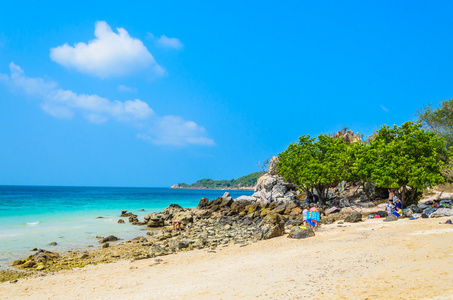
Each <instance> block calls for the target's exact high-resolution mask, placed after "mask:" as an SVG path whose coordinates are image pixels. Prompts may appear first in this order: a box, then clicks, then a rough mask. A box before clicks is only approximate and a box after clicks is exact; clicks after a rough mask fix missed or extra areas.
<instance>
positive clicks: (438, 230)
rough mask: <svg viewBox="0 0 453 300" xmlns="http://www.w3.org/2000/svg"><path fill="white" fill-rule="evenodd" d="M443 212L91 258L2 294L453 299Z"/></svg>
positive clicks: (450, 243) (452, 246) (452, 241)
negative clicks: (94, 261)
mask: <svg viewBox="0 0 453 300" xmlns="http://www.w3.org/2000/svg"><path fill="white" fill-rule="evenodd" d="M447 219H448V218H436V219H418V220H415V221H411V220H408V219H404V220H398V221H396V222H383V221H382V219H380V220H378V219H376V220H366V221H365V222H361V223H357V224H347V223H346V224H344V225H341V227H338V224H331V225H325V226H323V227H322V228H321V229H320V230H319V231H318V232H317V234H316V236H315V237H313V238H309V239H304V240H293V239H288V238H287V237H286V235H285V236H283V237H279V238H274V239H271V240H267V241H261V242H258V243H256V244H252V245H249V246H246V247H239V246H238V245H233V246H229V247H218V248H217V249H216V251H215V253H212V252H208V250H194V251H188V252H182V253H178V254H175V255H169V256H163V257H159V258H158V259H161V260H162V261H161V262H156V259H145V260H140V261H135V262H130V261H119V262H116V263H111V264H105V265H97V266H86V267H85V268H83V269H75V270H68V271H61V272H59V273H57V274H55V275H47V276H43V277H31V278H24V279H20V280H19V281H18V282H17V283H9V282H6V283H3V284H0V299H305V298H306V299H453V225H444V224H442V225H441V224H439V222H445V220H447ZM345 226H346V227H345Z"/></svg>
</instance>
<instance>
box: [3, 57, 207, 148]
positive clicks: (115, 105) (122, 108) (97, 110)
mask: <svg viewBox="0 0 453 300" xmlns="http://www.w3.org/2000/svg"><path fill="white" fill-rule="evenodd" d="M9 67H10V75H9V76H8V75H6V74H0V82H2V83H4V84H6V85H7V86H9V87H11V88H13V89H18V90H20V91H22V92H24V93H26V94H28V95H30V96H33V97H38V98H40V99H42V102H41V107H42V109H43V110H44V111H45V112H46V113H48V114H50V115H51V116H54V117H57V118H64V119H70V118H72V117H73V116H74V115H75V114H76V113H80V115H82V116H83V117H84V118H85V119H87V120H88V121H89V122H92V123H104V122H106V121H108V120H116V121H120V122H128V123H132V124H140V128H143V129H144V131H145V133H142V134H139V135H137V137H139V138H141V139H145V140H149V141H151V142H152V143H154V144H159V145H173V146H184V145H214V144H215V143H214V141H213V140H212V139H210V138H208V137H207V132H206V130H205V129H204V128H203V127H202V126H200V125H198V124H196V123H195V122H192V121H186V120H184V119H183V118H181V117H177V116H163V117H161V116H158V115H157V114H156V113H155V112H154V111H153V109H152V108H151V107H149V105H148V104H147V103H146V102H144V101H142V100H139V99H135V100H127V101H124V102H121V101H118V100H113V101H112V100H109V99H107V98H104V97H101V96H98V95H87V94H77V93H75V92H73V91H70V90H64V89H61V88H59V87H58V84H57V83H56V82H52V81H46V80H44V79H42V78H31V77H28V76H26V75H25V73H24V71H23V70H22V69H21V68H20V67H19V66H17V65H15V64H14V63H10V65H9Z"/></svg>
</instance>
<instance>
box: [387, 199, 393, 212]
mask: <svg viewBox="0 0 453 300" xmlns="http://www.w3.org/2000/svg"><path fill="white" fill-rule="evenodd" d="M386 210H387V213H388V214H389V215H390V214H393V212H394V211H395V206H394V205H393V200H389V203H388V204H387V207H386Z"/></svg>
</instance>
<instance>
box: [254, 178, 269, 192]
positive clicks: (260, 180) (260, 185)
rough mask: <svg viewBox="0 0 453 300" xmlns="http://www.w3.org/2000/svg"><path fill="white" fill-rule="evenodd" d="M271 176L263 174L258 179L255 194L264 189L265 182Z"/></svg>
mask: <svg viewBox="0 0 453 300" xmlns="http://www.w3.org/2000/svg"><path fill="white" fill-rule="evenodd" d="M270 177H271V176H270V175H268V174H264V175H263V176H261V177H260V178H258V181H257V182H256V186H255V192H259V191H261V190H262V189H264V183H265V182H266V180H267V179H269V178H270Z"/></svg>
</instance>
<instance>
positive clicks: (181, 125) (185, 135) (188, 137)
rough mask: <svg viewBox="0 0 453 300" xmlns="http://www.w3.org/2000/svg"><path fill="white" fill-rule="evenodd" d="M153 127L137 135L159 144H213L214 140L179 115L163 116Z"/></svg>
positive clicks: (201, 128) (196, 125)
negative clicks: (148, 131) (150, 130)
mask: <svg viewBox="0 0 453 300" xmlns="http://www.w3.org/2000/svg"><path fill="white" fill-rule="evenodd" d="M154 129H155V130H153V132H151V133H149V134H138V135H137V137H138V138H141V139H144V140H148V141H151V142H152V143H154V144H159V145H172V146H184V145H186V144H192V145H209V146H214V145H215V142H214V140H213V139H210V138H208V137H207V133H206V129H204V128H203V127H202V126H200V125H198V124H196V123H195V122H192V121H186V120H184V119H183V118H181V117H177V116H164V117H162V118H160V119H159V120H158V121H157V122H156V125H155V128H154Z"/></svg>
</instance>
